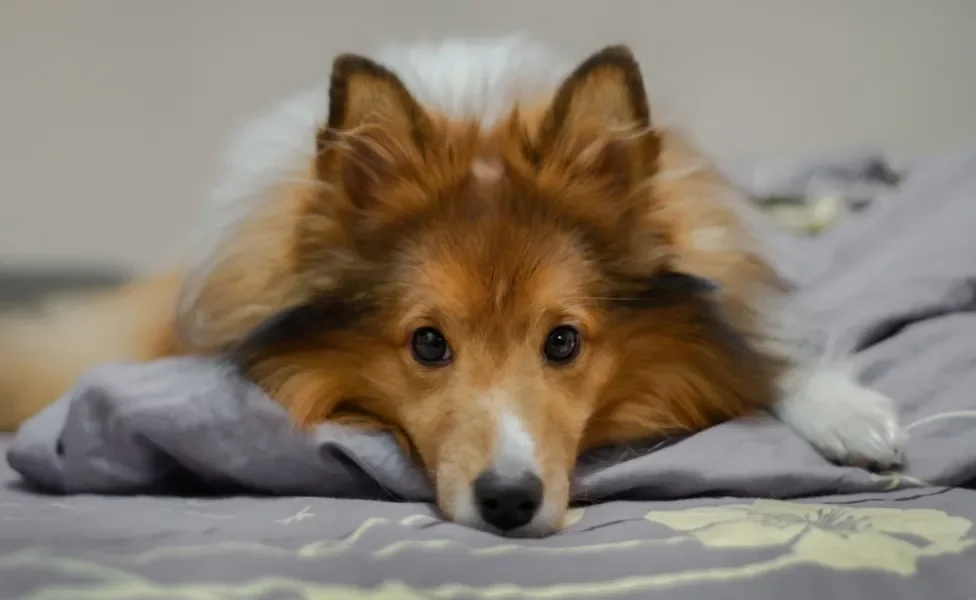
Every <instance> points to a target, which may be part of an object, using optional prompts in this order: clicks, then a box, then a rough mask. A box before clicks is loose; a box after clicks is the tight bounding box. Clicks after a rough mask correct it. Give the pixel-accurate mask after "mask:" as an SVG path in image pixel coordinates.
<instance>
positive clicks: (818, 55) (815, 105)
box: [0, 0, 976, 269]
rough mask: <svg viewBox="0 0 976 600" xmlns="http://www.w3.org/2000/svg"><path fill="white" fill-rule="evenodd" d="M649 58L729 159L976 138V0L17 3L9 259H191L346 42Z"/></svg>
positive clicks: (6, 52)
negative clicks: (224, 198)
mask: <svg viewBox="0 0 976 600" xmlns="http://www.w3.org/2000/svg"><path fill="white" fill-rule="evenodd" d="M515 31H523V32H526V33H529V34H532V35H534V36H537V37H540V38H542V39H544V40H547V41H550V42H552V43H554V44H557V45H558V46H562V47H565V48H566V49H567V50H569V51H570V52H572V53H574V54H582V53H584V52H587V51H590V50H592V49H595V48H596V47H598V46H599V45H601V44H604V43H608V42H618V41H623V42H627V43H629V44H631V45H632V47H633V48H634V49H635V51H636V53H637V54H638V57H639V58H640V60H641V61H642V63H643V65H644V71H645V74H646V76H647V79H648V86H649V88H650V92H651V95H652V98H653V99H654V101H655V106H654V110H655V111H656V113H657V114H658V115H661V116H663V117H664V118H666V119H667V120H668V121H670V122H672V123H678V124H679V125H682V126H683V127H684V128H685V129H686V130H687V131H689V132H690V133H691V134H692V135H693V136H694V137H695V138H696V139H697V140H698V142H699V143H700V144H701V145H703V146H704V147H705V148H706V149H707V150H709V151H711V152H712V153H714V154H716V155H718V156H742V155H769V154H777V153H794V154H795V153H803V152H813V151H819V150H822V149H830V148H837V147H848V146H858V147H861V146H870V147H882V148H885V149H888V150H891V151H892V152H898V153H908V154H929V153H936V152H940V151H943V150H948V149H950V148H952V147H954V146H956V145H959V144H961V143H963V142H965V141H967V140H973V139H976V109H974V98H976V1H974V0H938V1H929V2H925V1H923V0H817V1H810V0H804V1H799V0H735V1H732V0H671V1H667V0H589V1H582V0H477V1H476V0H411V1H407V0H349V1H345V2H338V1H333V0H278V1H274V2H273V1H271V0H156V1H151V0H0V107H2V110H0V266H5V267H8V268H9V267H10V266H12V265H13V266H51V265H55V266H57V265H69V266H71V265H86V264H106V265H122V266H126V267H134V268H140V269H142V268H148V267H153V266H156V265H162V264H165V263H167V262H169V261H171V260H173V259H174V258H176V257H178V256H179V251H180V248H181V245H182V244H183V243H184V242H185V241H186V240H187V231H188V229H189V227H190V226H191V225H192V222H193V219H194V218H195V217H196V215H197V213H198V211H199V206H200V203H202V202H204V201H205V199H206V197H207V195H208V190H209V189H210V188H211V187H212V186H213V185H214V183H215V181H216V177H217V174H218V172H217V167H218V165H219V163H220V160H221V154H222V151H223V148H224V147H225V145H226V142H227V140H228V137H229V136H231V135H232V134H233V133H234V131H235V130H236V129H237V128H238V127H239V126H240V125H241V123H242V122H243V121H244V120H245V119H247V118H249V117H252V116H255V115H257V114H260V113H261V112H263V111H265V110H267V109H269V108H270V107H271V106H272V105H273V104H275V103H276V102H277V101H278V100H280V99H281V98H282V97H283V96H286V95H289V94H291V93H292V92H294V91H296V90H298V89H300V88H304V87H307V86H309V85H312V84H315V83H317V82H319V81H321V80H322V79H323V78H324V77H327V75H328V67H329V63H330V60H331V57H332V55H333V54H334V53H336V52H337V51H344V50H352V51H365V52H368V51H370V50H371V49H372V48H374V47H376V46H377V45H378V44H381V43H384V42H388V41H404V40H405V41H409V40H414V39H422V38H430V37H443V36H448V35H450V36H461V35H484V34H504V33H511V32H515Z"/></svg>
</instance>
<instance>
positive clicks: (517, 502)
mask: <svg viewBox="0 0 976 600" xmlns="http://www.w3.org/2000/svg"><path fill="white" fill-rule="evenodd" d="M474 497H475V502H477V503H478V510H479V511H480V512H481V518H482V519H484V520H485V522H486V523H488V524H489V525H493V526H495V527H497V528H499V529H501V530H502V531H508V530H509V529H515V528H516V527H521V526H522V525H525V524H526V523H528V522H529V521H531V520H532V517H534V516H535V513H537V512H538V511H539V505H540V504H542V480H541V479H539V477H538V476H536V475H533V474H531V473H526V474H524V475H519V476H516V477H507V476H504V475H499V474H498V473H496V472H495V471H491V470H488V471H482V473H481V475H478V478H477V479H475V480H474Z"/></svg>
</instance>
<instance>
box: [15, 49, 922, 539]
mask: <svg viewBox="0 0 976 600" xmlns="http://www.w3.org/2000/svg"><path fill="white" fill-rule="evenodd" d="M229 165H230V168H229V173H228V175H227V177H226V179H225V183H224V185H222V186H221V187H220V188H218V189H217V191H216V193H215V198H214V202H213V203H212V207H211V208H212V210H211V212H210V214H209V216H208V217H207V218H205V219H204V226H203V228H202V230H201V231H202V232H203V235H202V239H203V243H202V245H201V246H200V247H199V248H197V250H196V253H195V254H193V255H192V257H191V258H190V259H188V260H187V261H186V264H185V266H184V267H183V268H179V269H175V270H174V271H172V272H169V273H162V274H157V275H151V276H148V277H144V278H140V279H136V280H135V281H133V282H132V283H130V284H127V285H125V286H123V287H122V288H120V289H116V290H111V291H109V292H106V293H102V294H99V295H97V296H92V297H85V298H73V299H62V300H61V301H60V302H59V303H58V304H56V305H54V306H52V307H49V310H48V311H47V313H46V314H44V315H42V316H25V315H8V316H6V317H5V318H4V321H3V325H2V326H0V393H2V398H3V404H2V405H0V425H3V426H4V427H6V428H12V427H16V426H17V424H18V423H20V422H21V421H23V420H24V419H25V418H27V417H29V416H30V415H32V414H34V413H36V412H37V411H38V410H40V409H42V408H43V407H44V406H45V405H46V404H48V403H49V402H51V401H52V400H54V399H55V398H56V397H57V396H59V395H60V394H61V393H63V392H64V391H65V390H66V389H67V388H68V387H69V386H70V385H71V384H72V382H73V381H74V380H75V378H77V377H78V376H79V375H80V374H81V373H83V372H84V371H85V370H87V369H88V368H90V367H92V366H94V365H96V364H98V363H103V362H108V361H119V360H151V359H155V358H160V357H165V356H173V355H187V354H189V355H204V356H214V355H217V356H223V357H226V359H227V360H229V361H231V362H232V363H233V364H234V365H235V366H236V367H237V368H238V369H239V370H240V372H241V373H243V374H244V375H245V376H246V377H248V378H249V379H251V380H252V381H254V382H255V383H256V384H257V385H259V386H260V387H261V388H263V389H264V390H265V391H266V392H267V393H268V395H269V396H270V397H271V398H272V399H274V400H275V401H276V402H279V403H280V404H281V405H282V406H284V407H285V408H286V409H287V411H288V412H289V414H290V415H291V417H292V419H293V420H294V422H295V423H296V425H298V426H302V427H305V426H311V425H314V424H317V423H321V422H324V421H334V422H339V423H346V424H348V425H350V426H355V427H363V428H371V429H383V430H388V431H390V432H391V433H392V434H393V435H394V436H396V439H397V440H398V441H399V442H400V444H401V445H402V447H403V449H404V451H405V452H408V453H410V454H411V455H412V456H414V457H415V458H416V460H417V461H419V462H420V463H421V464H422V465H423V466H424V467H425V468H426V469H427V470H428V472H429V473H430V474H431V478H432V482H433V484H434V487H435V489H436V497H437V503H438V506H439V508H440V510H441V511H442V512H443V513H444V515H446V516H447V517H448V518H450V519H452V520H454V521H455V522H457V523H460V524H463V525H467V526H470V527H474V528H480V529H485V530H489V531H493V532H496V533H501V534H506V535H512V536H543V535H547V534H550V533H553V532H555V531H557V530H558V529H559V527H560V524H561V521H562V519H563V517H564V515H565V512H566V509H567V506H568V504H569V501H570V496H571V485H572V481H571V472H572V469H573V466H574V464H575V461H576V459H577V457H578V455H579V454H580V453H581V452H583V451H585V450H587V449H590V448H594V447H597V446H603V445H609V444H621V443H630V442H634V441H636V440H641V439H646V438H651V437H658V436H669V435H686V434H689V433H693V432H696V431H700V430H702V429H705V428H707V427H709V426H711V425H713V424H716V423H720V422H723V421H726V420H728V419H733V418H736V417H740V416H743V415H748V414H751V413H754V412H756V411H762V410H767V411H770V412H772V413H773V414H774V415H776V416H777V417H778V418H779V419H781V420H782V421H783V422H785V423H786V424H788V425H789V426H790V427H792V428H793V429H794V430H795V431H796V432H797V433H798V434H799V435H800V436H802V437H803V438H805V439H806V440H808V441H809V442H810V443H811V444H812V445H813V447H815V448H816V449H817V450H818V451H819V452H820V453H822V454H823V455H824V456H825V457H826V458H827V459H830V460H832V461H836V462H839V463H846V464H853V465H859V466H869V467H872V468H882V469H886V468H891V467H895V466H897V465H898V464H899V461H900V459H901V453H900V448H901V445H902V443H903V436H902V433H901V431H900V429H899V426H898V420H897V417H896V413H895V410H894V408H893V405H892V402H891V400H890V399H888V398H887V397H886V396H884V395H882V394H880V393H878V392H876V391H873V390H871V389H868V388H866V387H864V386H862V385H860V384H859V383H858V382H857V380H856V378H855V377H854V373H853V371H852V369H850V368H848V367H845V366H844V362H845V361H844V360H843V357H840V358H841V360H831V361H827V360H823V359H819V358H816V357H814V358H813V359H810V358H808V357H807V358H801V353H800V352H798V349H797V347H796V345H795V344H792V343H791V342H789V339H791V337H790V334H795V333H796V331H792V332H787V331H786V329H787V328H786V326H785V325H784V322H785V320H784V319H783V318H782V315H783V314H784V313H786V312H788V309H784V308H783V307H784V306H788V291H789V290H788V286H787V285H786V284H785V283H784V281H783V280H782V279H781V278H780V277H779V276H778V275H777V273H776V272H775V271H774V269H772V268H771V267H770V265H769V263H768V262H767V261H766V260H765V259H764V256H763V251H762V248H761V247H760V246H759V244H758V242H757V240H756V239H754V237H753V235H752V234H751V233H750V231H749V228H748V227H747V226H746V224H745V223H744V221H743V220H742V219H741V217H740V216H739V215H738V213H737V210H736V205H737V204H741V203H744V202H746V200H745V199H744V198H743V197H742V195H741V194H740V193H739V192H738V191H737V190H736V189H735V188H734V187H733V186H732V185H731V184H730V183H729V182H728V181H726V179H724V178H723V176H722V175H721V174H720V173H719V172H718V170H716V168H715V167H714V166H713V165H712V163H710V162H709V161H708V160H707V159H706V158H705V157H704V156H703V155H702V154H701V153H700V152H699V151H698V150H696V149H695V147H694V146H693V145H692V144H691V143H690V142H689V141H688V140H686V139H685V138H683V137H682V136H681V135H680V133H678V132H676V131H673V130H671V129H669V128H667V127H664V126H663V125H661V124H658V123H657V122H656V121H655V119H654V118H652V114H651V110H650V106H649V103H648V99H647V93H646V90H645V87H644V82H643V77H642V74H641V70H640V67H639V65H638V62H637V61H636V59H635V57H634V55H633V53H632V52H631V51H630V50H629V49H628V47H626V46H623V45H616V46H609V47H605V48H603V49H600V50H598V51H596V52H594V53H593V54H591V55H589V56H588V57H586V58H585V59H584V60H582V61H579V62H577V63H566V62H564V61H562V60H561V59H559V58H558V57H557V55H556V54H555V53H554V52H552V51H551V50H550V49H548V48H546V47H545V46H543V45H541V44H538V43H535V42H532V41H528V40H525V39H522V38H501V39H482V40H466V41H465V40H454V41H452V40H448V41H445V42H442V43H435V44H416V45H412V46H405V47H396V48H392V49H390V50H388V51H386V52H384V53H380V55H379V56H378V57H376V58H375V59H373V58H367V57H365V56H361V55H356V54H340V55H337V56H336V57H335V58H334V60H333V63H332V69H331V76H330V80H329V82H328V85H327V86H323V87H321V88H317V89H314V90H312V91H309V92H306V93H304V94H302V95H299V96H297V97H294V98H292V99H290V100H288V101H287V102H285V103H284V104H282V105H281V106H279V107H278V108H277V109H276V110H275V111H274V112H273V113H272V114H271V115H270V116H268V117H266V118H264V119H259V120H257V121H254V122H252V123H251V124H250V125H248V127H246V128H245V130H244V132H243V133H242V135H241V138H240V139H239V140H238V141H237V143H236V144H235V145H234V146H233V150H232V153H231V155H230V159H229ZM794 337H795V336H794ZM801 337H802V336H801ZM834 358H835V359H836V358H837V357H834Z"/></svg>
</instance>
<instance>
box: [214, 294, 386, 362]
mask: <svg viewBox="0 0 976 600" xmlns="http://www.w3.org/2000/svg"><path fill="white" fill-rule="evenodd" d="M370 311H371V307H370V305H369V304H368V303H367V302H365V301H358V302H354V301H350V300H347V299H343V298H340V297H337V296H319V297H317V298H314V299H312V300H311V301H310V302H306V303H304V304H299V305H297V306H293V307H291V308H286V309H285V310H282V311H280V312H278V313H276V314H274V315H272V316H270V317H268V318H267V319H265V320H264V321H262V322H261V323H260V324H258V325H257V327H255V328H254V329H252V330H251V331H250V332H249V333H248V334H247V335H246V336H245V337H244V339H242V340H241V341H240V342H238V343H237V345H235V346H234V347H233V348H231V350H230V351H229V353H228V354H229V358H230V361H231V362H232V363H233V364H235V365H237V366H238V367H239V368H241V369H244V370H247V369H248V368H249V367H251V366H252V365H253V363H254V362H255V361H256V360H258V359H259V357H260V356H261V355H262V354H263V353H265V352H267V351H269V350H273V349H276V348H277V349H281V348H282V347H287V346H292V345H295V344H301V343H303V342H310V341H311V340H313V339H315V338H317V337H318V336H320V335H322V334H324V333H328V332H330V331H340V330H343V329H348V328H349V327H351V326H353V325H355V324H356V323H357V322H358V321H360V320H361V319H362V318H363V317H365V316H366V315H367V314H368V313H369V312H370Z"/></svg>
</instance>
